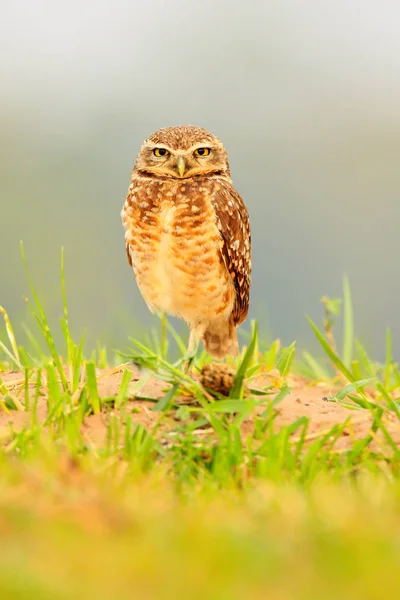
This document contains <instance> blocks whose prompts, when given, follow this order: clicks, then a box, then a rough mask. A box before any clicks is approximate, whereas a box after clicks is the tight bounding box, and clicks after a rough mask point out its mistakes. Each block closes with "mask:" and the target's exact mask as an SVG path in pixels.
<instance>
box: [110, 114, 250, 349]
mask: <svg viewBox="0 0 400 600" xmlns="http://www.w3.org/2000/svg"><path fill="white" fill-rule="evenodd" d="M121 216H122V221H123V224H124V227H125V242H126V253H127V256H128V261H129V263H130V265H132V267H133V270H134V273H135V276H136V280H137V283H138V286H139V289H140V292H141V294H142V296H143V298H144V300H145V301H146V303H147V306H148V307H149V309H150V310H151V311H153V310H159V311H161V312H164V313H168V314H171V315H175V316H177V317H180V318H181V319H184V320H185V321H186V322H187V324H188V325H189V328H190V339H189V348H188V350H189V351H191V350H192V349H193V348H194V345H195V343H196V342H197V341H198V340H199V338H200V339H202V340H203V343H204V346H205V348H206V350H207V351H208V352H209V353H210V354H211V355H212V356H214V357H216V358H223V357H224V356H226V355H227V354H232V355H235V354H237V352H238V340H237V335H236V326H237V325H239V324H240V323H242V322H243V321H244V319H245V318H246V316H247V312H248V307H249V294H250V272H251V258H250V224H249V216H248V213H247V209H246V206H245V204H244V202H243V200H242V198H241V197H240V196H239V194H238V193H237V191H236V190H235V188H234V187H233V185H232V180H231V177H230V171H229V163H228V157H227V153H226V150H225V148H224V146H223V144H222V142H221V141H220V140H219V139H218V138H217V137H215V136H214V135H213V134H211V133H209V132H208V131H206V130H205V129H201V128H200V127H194V126H189V125H188V126H181V127H168V128H165V129H160V130H159V131H157V132H156V133H154V134H153V135H152V136H150V137H149V138H148V139H147V140H146V141H145V142H144V143H143V145H142V147H141V149H140V152H139V154H138V157H137V159H136V163H135V166H134V169H133V172H132V177H131V184H130V186H129V191H128V195H127V198H126V201H125V204H124V207H123V209H122V213H121Z"/></svg>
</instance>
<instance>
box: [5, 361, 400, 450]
mask: <svg viewBox="0 0 400 600" xmlns="http://www.w3.org/2000/svg"><path fill="white" fill-rule="evenodd" d="M126 368H128V367H127V366H126V365H124V366H123V367H121V368H119V369H109V370H103V371H100V370H99V371H98V390H99V395H100V397H101V398H107V397H110V396H113V395H115V394H116V393H117V392H118V389H119V386H120V383H121V378H122V373H123V369H126ZM129 369H130V370H132V382H131V385H133V384H134V383H135V382H136V381H138V380H139V379H140V374H139V372H138V371H137V370H136V369H135V367H132V366H129ZM1 378H2V380H3V382H4V383H5V384H6V387H7V388H8V391H9V393H10V394H11V395H12V396H17V397H18V394H19V393H20V391H21V389H22V386H23V380H22V379H21V374H20V373H14V372H6V373H1ZM275 383H276V376H275V375H274V374H266V375H264V376H263V377H260V378H259V379H258V380H257V381H256V382H255V383H254V384H252V387H259V388H263V387H265V386H267V385H274V384H275ZM287 383H288V385H289V386H290V387H291V392H290V394H289V395H288V396H286V398H284V400H283V401H282V402H281V403H280V404H279V405H278V406H277V407H276V409H275V412H276V417H275V421H274V423H275V425H274V427H275V430H278V429H279V428H280V427H282V426H285V425H288V424H289V423H292V422H293V421H295V420H296V419H298V418H299V417H302V416H306V417H309V419H310V424H309V428H308V431H307V438H308V439H309V440H313V439H316V438H318V437H319V436H321V435H324V434H325V433H327V432H328V431H329V430H330V429H331V428H332V426H333V425H335V424H337V423H339V424H341V423H344V422H345V421H346V419H349V422H348V424H347V425H346V427H345V428H344V430H343V432H342V434H341V435H340V437H339V439H338V440H337V442H336V443H335V448H336V449H338V450H339V451H340V450H345V449H346V448H349V447H350V446H351V445H352V443H353V442H354V440H356V439H361V438H364V437H365V436H366V435H367V434H368V433H371V423H372V416H371V413H370V411H367V410H350V409H348V408H345V407H343V406H341V405H339V404H337V403H335V402H330V401H329V400H328V399H329V398H330V397H331V396H332V395H333V394H334V392H335V390H334V389H333V388H329V387H327V386H326V384H318V385H315V384H312V383H310V382H309V381H307V380H306V379H304V378H302V377H290V378H289V379H288V380H287ZM168 387H169V385H168V384H166V383H165V382H163V381H160V380H158V379H156V378H154V377H153V378H151V379H150V380H149V381H148V382H147V383H145V385H144V386H143V387H142V388H141V389H140V392H139V394H140V396H142V397H147V398H153V399H154V400H158V399H160V398H162V397H163V395H164V394H165V391H166V390H168ZM272 390H273V392H274V393H273V395H271V396H269V397H268V401H269V400H270V399H273V398H274V396H275V395H276V394H277V393H278V392H279V389H278V387H276V388H272ZM33 392H34V387H33V386H32V389H31V390H30V393H31V394H32V395H33ZM178 401H179V402H181V403H193V402H194V400H193V399H191V398H188V397H187V396H182V397H180V398H179V399H178ZM268 401H266V403H265V404H264V405H263V406H261V407H258V408H257V409H256V410H255V415H257V414H260V413H262V412H263V411H264V410H265V408H266V405H267V402H268ZM154 404H155V403H154V402H151V401H147V400H146V401H144V400H139V399H135V398H134V397H132V399H130V400H129V402H128V405H127V407H126V411H125V412H126V413H129V414H131V416H132V420H133V422H134V423H137V424H141V425H143V426H144V427H146V428H148V429H151V428H152V426H153V425H154V424H155V423H156V421H157V420H158V419H159V417H160V413H157V412H153V410H152V409H153V407H154ZM37 414H38V419H39V420H40V421H42V420H44V419H45V418H46V415H47V403H46V398H45V397H44V396H43V397H40V399H39V402H38V411H37ZM114 415H116V416H117V418H121V414H120V413H119V411H118V410H116V409H115V408H106V409H104V410H103V412H102V413H101V414H97V415H90V416H88V417H87V418H86V419H85V422H84V425H83V430H82V434H83V436H84V438H85V439H86V440H87V442H88V443H90V444H95V445H102V444H103V443H104V442H105V439H106V432H107V422H108V419H109V418H110V416H114ZM255 415H253V417H252V418H251V419H247V420H245V421H244V423H243V424H242V432H243V434H244V435H247V434H251V433H252V431H253V425H254V417H255ZM31 418H32V415H31V414H30V413H29V412H25V411H22V410H21V411H17V410H13V411H10V414H7V413H6V412H5V411H4V410H2V411H1V412H0V440H1V439H2V440H6V439H7V438H8V437H9V436H10V425H11V427H12V429H13V430H14V431H20V430H21V429H23V428H24V427H25V426H27V425H28V424H29V423H30V421H31ZM383 421H384V423H385V426H386V428H387V430H388V431H389V433H390V435H391V436H392V438H393V440H394V441H395V443H396V444H397V445H398V446H400V422H399V420H398V419H397V418H396V417H395V415H393V414H385V416H384V418H383ZM121 424H122V426H123V418H121ZM176 424H177V423H176V421H175V419H174V411H173V410H172V411H170V413H169V414H168V415H167V417H166V419H165V422H164V423H163V426H162V427H161V428H160V430H159V435H161V436H163V435H165V434H167V432H168V431H169V430H171V429H172V428H173V427H175V426H176ZM372 435H373V438H374V439H373V442H372V447H375V449H379V448H382V447H383V446H385V444H386V442H385V440H384V437H383V435H382V434H381V433H380V432H378V433H376V434H375V433H372ZM294 438H296V434H294Z"/></svg>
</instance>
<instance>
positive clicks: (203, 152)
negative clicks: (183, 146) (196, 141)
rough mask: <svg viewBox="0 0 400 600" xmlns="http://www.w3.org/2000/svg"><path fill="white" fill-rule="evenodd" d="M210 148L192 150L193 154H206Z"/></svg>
mask: <svg viewBox="0 0 400 600" xmlns="http://www.w3.org/2000/svg"><path fill="white" fill-rule="evenodd" d="M210 152H211V150H210V148H197V149H196V150H195V151H194V155H195V156H208V155H209V154H210Z"/></svg>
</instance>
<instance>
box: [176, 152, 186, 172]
mask: <svg viewBox="0 0 400 600" xmlns="http://www.w3.org/2000/svg"><path fill="white" fill-rule="evenodd" d="M176 168H177V170H178V173H179V177H183V175H184V173H185V169H186V164H185V159H184V158H183V156H179V157H178V160H177V161H176Z"/></svg>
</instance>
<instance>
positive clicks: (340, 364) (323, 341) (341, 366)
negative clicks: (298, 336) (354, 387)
mask: <svg viewBox="0 0 400 600" xmlns="http://www.w3.org/2000/svg"><path fill="white" fill-rule="evenodd" d="M307 321H308V322H309V324H310V325H311V328H312V330H313V331H314V333H315V335H316V337H317V340H318V341H319V343H320V344H321V346H322V348H323V349H324V351H325V352H326V354H327V355H328V356H329V358H330V359H331V361H332V362H333V364H334V365H335V366H336V367H337V369H338V370H339V371H340V372H341V373H342V374H343V375H344V376H345V377H346V378H347V379H348V380H349V381H350V382H351V383H354V381H355V378H354V377H353V375H352V373H351V372H350V371H349V369H348V368H347V367H346V365H344V364H343V362H342V361H341V360H340V358H339V357H338V356H337V354H335V353H334V352H333V350H332V348H331V347H330V345H329V344H328V342H327V340H326V339H325V337H324V335H323V334H322V333H321V332H320V330H319V329H318V327H317V326H316V325H315V323H314V322H313V321H312V320H311V319H310V317H308V316H307Z"/></svg>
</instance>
